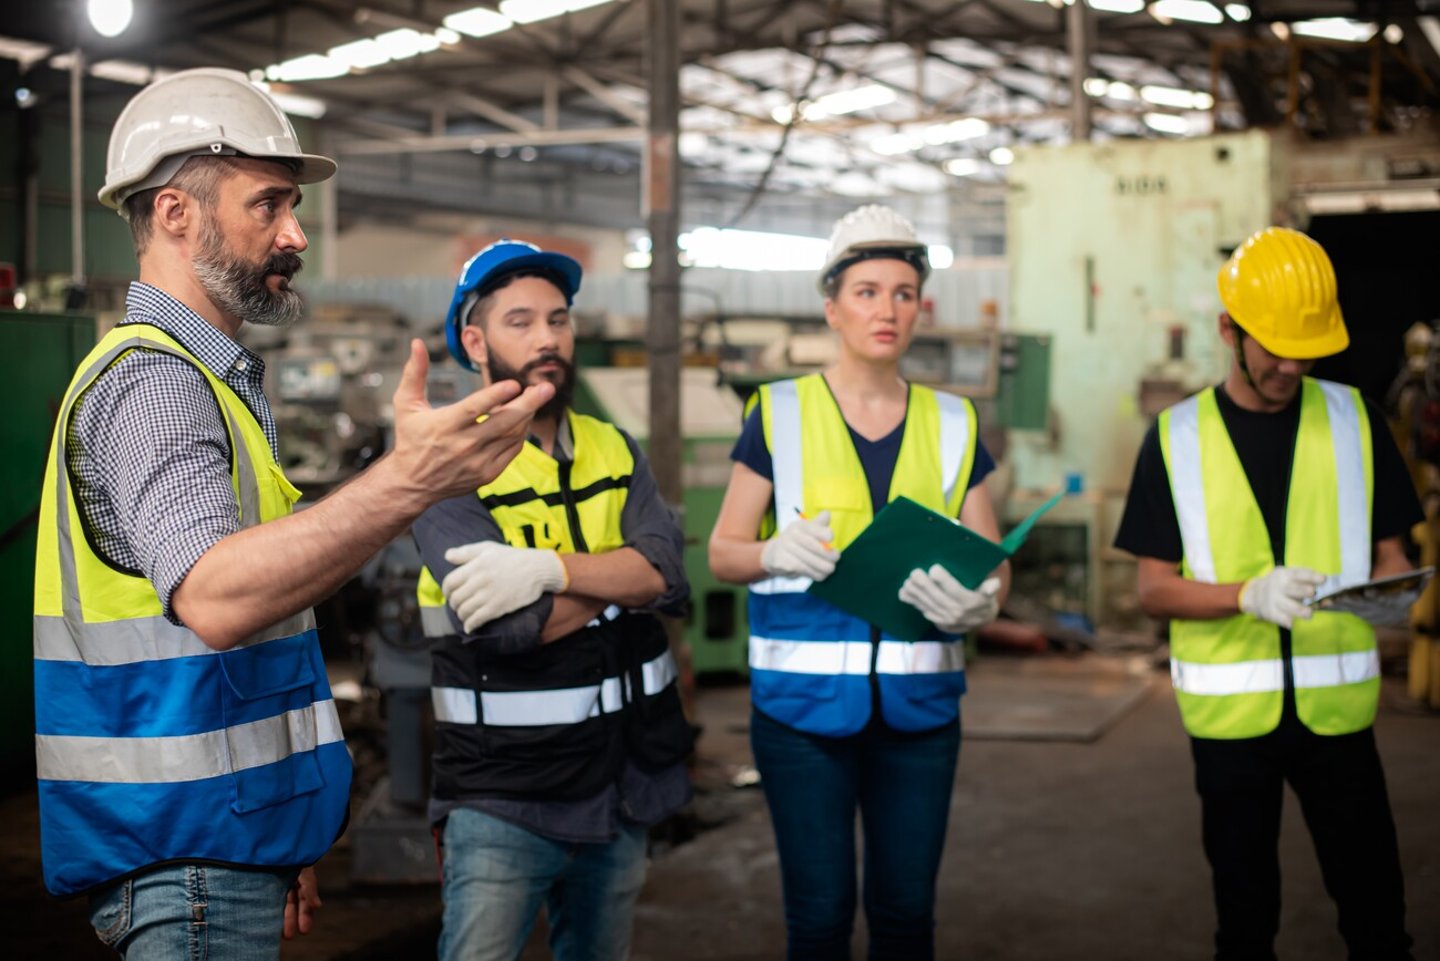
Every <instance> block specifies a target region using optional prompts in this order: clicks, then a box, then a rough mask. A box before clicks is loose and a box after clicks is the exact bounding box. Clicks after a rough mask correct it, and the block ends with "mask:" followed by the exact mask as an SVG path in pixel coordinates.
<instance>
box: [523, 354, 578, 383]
mask: <svg viewBox="0 0 1440 961" xmlns="http://www.w3.org/2000/svg"><path fill="white" fill-rule="evenodd" d="M542 364H555V365H557V366H559V368H560V369H561V370H563V371H564V372H565V373H566V375H567V376H568V375H570V374H573V373H574V372H575V365H574V364H572V363H570V361H568V360H566V359H565V358H564V357H561V356H560V355H559V354H557V353H548V354H541V355H540V356H539V357H536V358H535V359H534V360H532V361H530V362H529V363H528V364H526V365H525V366H524V367H521V368H520V382H521V383H522V384H523V383H524V382H525V378H526V377H527V376H528V375H529V374H530V373H531V372H532V371H534V370H535V368H537V367H539V366H541V365H542Z"/></svg>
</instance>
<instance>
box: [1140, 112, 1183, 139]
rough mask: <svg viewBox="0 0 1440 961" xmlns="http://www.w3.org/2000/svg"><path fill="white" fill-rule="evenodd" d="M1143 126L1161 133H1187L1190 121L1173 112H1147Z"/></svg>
mask: <svg viewBox="0 0 1440 961" xmlns="http://www.w3.org/2000/svg"><path fill="white" fill-rule="evenodd" d="M1145 126H1147V127H1149V128H1150V129H1151V130H1158V131H1160V132H1161V133H1173V134H1187V133H1189V132H1190V121H1188V120H1186V119H1185V118H1184V117H1178V116H1176V115H1175V114H1173V113H1147V114H1146V115H1145Z"/></svg>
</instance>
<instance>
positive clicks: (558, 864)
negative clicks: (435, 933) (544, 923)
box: [440, 808, 648, 961]
mask: <svg viewBox="0 0 1440 961" xmlns="http://www.w3.org/2000/svg"><path fill="white" fill-rule="evenodd" d="M647 836H648V832H647V831H646V829H645V828H643V827H641V826H639V825H634V824H626V825H624V826H623V827H622V828H621V832H620V836H619V837H617V838H616V839H615V840H614V841H611V842H609V843H608V844H570V843H566V842H564V841H552V840H551V839H549V838H546V837H542V836H541V835H539V834H535V833H534V832H532V831H527V830H525V829H524V828H522V827H519V826H517V825H514V824H511V823H510V822H509V821H502V820H501V819H500V818H496V817H491V816H490V815H488V814H484V813H482V812H480V811H474V810H471V809H469V808H460V809H458V810H456V811H452V812H451V813H450V816H449V817H448V818H447V819H446V821H445V833H444V844H445V849H444V850H445V857H444V887H443V888H442V890H441V894H442V896H443V897H444V900H445V910H444V915H443V917H442V928H441V931H440V958H441V961H513V959H515V958H518V957H519V956H520V952H521V951H522V950H523V949H524V947H525V942H526V941H527V940H528V939H529V937H530V929H531V928H533V927H534V926H535V918H536V917H537V916H538V915H539V914H540V907H541V905H544V906H545V908H546V910H547V912H548V920H549V925H550V950H551V951H552V952H553V953H554V955H555V959H556V961H621V959H624V958H626V957H628V956H629V954H630V922H631V919H632V918H633V916H634V914H635V899H636V898H638V897H639V896H640V887H641V885H643V884H644V883H645V842H646V838H647Z"/></svg>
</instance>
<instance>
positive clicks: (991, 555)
mask: <svg viewBox="0 0 1440 961" xmlns="http://www.w3.org/2000/svg"><path fill="white" fill-rule="evenodd" d="M1063 496H1065V492H1064V491H1061V492H1060V493H1057V494H1056V495H1054V496H1053V497H1051V498H1050V499H1049V500H1047V501H1046V502H1045V503H1043V504H1041V505H1040V506H1039V507H1037V508H1036V509H1035V510H1034V511H1032V512H1031V513H1030V516H1029V517H1026V518H1025V519H1024V520H1023V521H1021V522H1020V523H1019V524H1017V525H1016V526H1015V529H1014V530H1012V531H1011V532H1010V533H1009V534H1006V535H1005V537H1004V539H1002V540H1001V541H1000V543H998V544H996V543H995V542H994V541H992V540H990V539H989V538H986V537H982V536H981V535H979V534H977V533H975V532H974V531H972V530H971V529H970V528H968V527H966V526H965V525H963V524H961V523H960V522H959V521H957V520H954V519H952V518H949V517H946V516H945V515H943V514H937V513H935V512H934V511H932V510H930V509H929V508H928V507H922V506H921V505H919V504H917V503H915V502H914V501H912V500H910V499H909V498H908V497H897V498H896V499H895V500H893V501H891V502H890V503H888V504H886V505H885V506H884V507H883V508H881V509H880V513H878V514H876V515H875V519H874V520H873V521H871V523H870V526H869V527H867V528H865V530H863V531H861V532H860V536H859V537H857V538H855V540H853V541H851V542H850V544H849V546H847V547H846V548H845V550H843V551H841V552H840V560H839V561H838V562H836V564H835V571H834V573H832V574H831V575H830V576H829V577H827V578H825V579H824V580H823V581H816V582H815V583H813V584H811V585H810V587H809V592H810V593H811V594H814V595H815V596H816V597H819V598H821V599H823V600H826V601H829V602H830V603H831V604H834V605H835V606H836V607H838V608H840V609H841V610H842V611H845V612H846V613H848V614H853V615H855V616H856V617H858V618H861V619H862V620H864V621H867V622H869V623H871V624H874V625H875V626H876V627H879V628H881V629H882V630H884V631H886V632H887V633H889V634H891V635H893V636H895V637H898V638H900V639H901V640H902V641H918V640H919V639H920V638H921V637H923V636H925V634H926V633H928V632H929V630H930V622H929V621H927V620H926V619H925V615H923V614H921V613H920V612H919V611H918V610H916V609H915V608H914V607H912V606H911V605H909V604H907V603H905V602H904V601H902V600H900V585H901V584H903V583H905V578H907V577H909V576H910V572H911V571H913V570H915V569H916V568H917V567H921V568H928V567H930V566H931V565H932V564H940V565H942V566H943V567H944V568H945V569H946V570H947V571H949V572H950V573H951V574H952V575H954V577H955V579H956V580H957V581H959V582H960V583H961V584H964V585H965V586H966V587H970V588H974V587H978V586H979V585H980V582H981V581H983V580H985V578H986V577H988V576H989V575H990V572H991V571H993V570H995V568H996V567H998V566H1000V563H1001V562H1002V561H1004V560H1005V559H1006V558H1008V557H1010V556H1011V555H1012V554H1014V553H1015V551H1016V550H1018V549H1019V547H1020V545H1021V544H1023V543H1025V538H1026V537H1027V536H1028V535H1029V534H1030V529H1031V528H1032V527H1034V526H1035V522H1036V521H1038V520H1039V519H1040V516H1041V515H1042V514H1044V513H1045V512H1046V511H1048V510H1049V509H1050V508H1052V507H1054V506H1055V505H1056V504H1057V503H1059V501H1060V498H1061V497H1063Z"/></svg>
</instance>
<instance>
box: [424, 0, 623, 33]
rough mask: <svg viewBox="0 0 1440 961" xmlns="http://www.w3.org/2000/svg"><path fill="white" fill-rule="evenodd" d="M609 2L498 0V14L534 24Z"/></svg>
mask: <svg viewBox="0 0 1440 961" xmlns="http://www.w3.org/2000/svg"><path fill="white" fill-rule="evenodd" d="M609 2H610V0H500V12H501V13H503V14H505V16H507V17H509V18H510V19H511V20H514V21H515V22H516V23H534V22H535V21H536V20H545V19H547V18H549V17H558V16H560V14H562V13H573V12H574V11H576V10H584V9H585V8H586V7H598V6H600V4H602V3H609ZM446 26H450V24H446ZM455 29H456V30H459V29H460V28H459V27H456V28H455Z"/></svg>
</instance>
